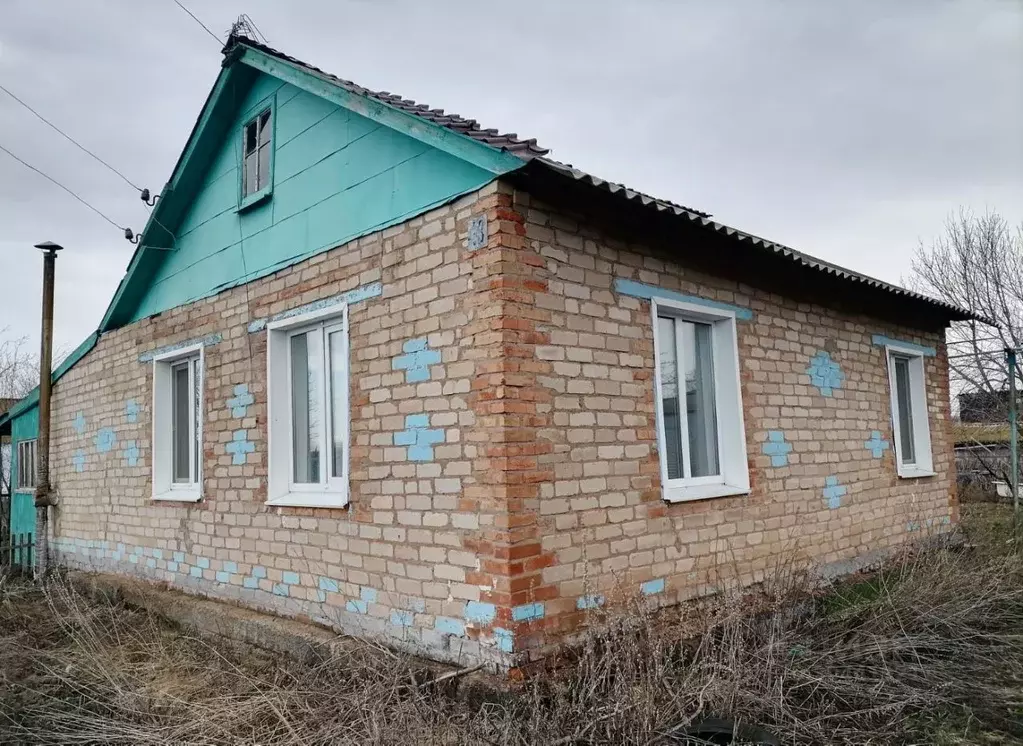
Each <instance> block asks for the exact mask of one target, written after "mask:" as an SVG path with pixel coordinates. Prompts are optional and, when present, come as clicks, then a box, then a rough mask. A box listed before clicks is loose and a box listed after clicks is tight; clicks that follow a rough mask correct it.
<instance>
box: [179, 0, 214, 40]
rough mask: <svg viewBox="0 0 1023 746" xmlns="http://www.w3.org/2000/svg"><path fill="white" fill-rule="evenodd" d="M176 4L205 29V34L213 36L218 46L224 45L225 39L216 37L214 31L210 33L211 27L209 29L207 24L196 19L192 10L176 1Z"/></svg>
mask: <svg viewBox="0 0 1023 746" xmlns="http://www.w3.org/2000/svg"><path fill="white" fill-rule="evenodd" d="M174 4H175V5H177V6H178V7H179V8H181V9H182V10H183V11H185V12H186V13H188V15H190V16H191V17H192V20H193V21H195V22H196V23H198V24H199V25H200V26H202V27H203V30H204V31H205V32H206V33H207V34H209V35H210V36H212V37H213V38H214V39H216V40H217V44H223V43H224V40H223V39H221V38H220V37H219V36H217V35H216V34H214V33H213V32H212V31H210V29H209V27H208V26H207V25H206V24H205V23H203V22H202V21H200V20H199V19H198V18H196V17H195V14H194V13H193V12H192V11H190V10H189V9H188V8H186V7H185V6H184V5H182V4H181V3H179V2H178V0H174Z"/></svg>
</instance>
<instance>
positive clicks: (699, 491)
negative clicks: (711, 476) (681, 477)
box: [663, 484, 750, 503]
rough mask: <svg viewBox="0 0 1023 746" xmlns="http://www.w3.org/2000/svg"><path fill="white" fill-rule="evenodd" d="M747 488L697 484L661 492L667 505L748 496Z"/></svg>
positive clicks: (732, 485) (729, 485) (731, 485)
mask: <svg viewBox="0 0 1023 746" xmlns="http://www.w3.org/2000/svg"><path fill="white" fill-rule="evenodd" d="M749 491H750V490H749V487H740V486H738V485H734V484H698V485H692V486H690V487H669V488H667V489H664V490H663V495H664V501H665V502H669V503H681V502H689V501H691V500H709V499H710V498H712V497H731V496H734V495H748V494H749Z"/></svg>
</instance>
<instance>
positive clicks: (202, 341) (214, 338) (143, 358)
mask: <svg viewBox="0 0 1023 746" xmlns="http://www.w3.org/2000/svg"><path fill="white" fill-rule="evenodd" d="M222 340H223V336H221V335H220V334H207V335H206V336H205V337H199V338H198V339H189V340H188V341H186V342H178V343H177V344H173V345H167V346H166V347H157V348H156V349H155V350H150V351H149V352H143V353H142V354H141V355H139V362H140V363H148V362H150V361H151V360H152V359H153V358H154V357H157V356H158V355H164V354H166V353H168V352H175V351H177V350H183V349H184V348H186V347H192V346H194V345H202V346H203V347H209V346H210V345H215V344H220V342H221V341H222Z"/></svg>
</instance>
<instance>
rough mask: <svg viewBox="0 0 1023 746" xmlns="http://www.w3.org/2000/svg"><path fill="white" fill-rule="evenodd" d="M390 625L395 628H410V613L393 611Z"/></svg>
mask: <svg viewBox="0 0 1023 746" xmlns="http://www.w3.org/2000/svg"><path fill="white" fill-rule="evenodd" d="M391 624H393V625H394V626H395V627H411V626H412V612H411V611H399V610H395V611H392V612H391Z"/></svg>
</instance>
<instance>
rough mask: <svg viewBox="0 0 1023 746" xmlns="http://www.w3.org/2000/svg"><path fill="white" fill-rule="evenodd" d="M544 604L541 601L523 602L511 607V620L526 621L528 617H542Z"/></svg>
mask: <svg viewBox="0 0 1023 746" xmlns="http://www.w3.org/2000/svg"><path fill="white" fill-rule="evenodd" d="M543 615H544V606H543V604H542V603H539V602H538V603H533V604H523V605H522V606H516V607H514V608H513V609H512V621H514V622H528V621H529V620H530V619H543Z"/></svg>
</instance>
